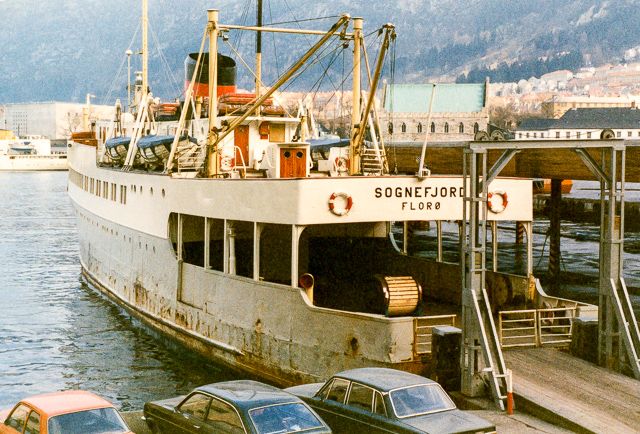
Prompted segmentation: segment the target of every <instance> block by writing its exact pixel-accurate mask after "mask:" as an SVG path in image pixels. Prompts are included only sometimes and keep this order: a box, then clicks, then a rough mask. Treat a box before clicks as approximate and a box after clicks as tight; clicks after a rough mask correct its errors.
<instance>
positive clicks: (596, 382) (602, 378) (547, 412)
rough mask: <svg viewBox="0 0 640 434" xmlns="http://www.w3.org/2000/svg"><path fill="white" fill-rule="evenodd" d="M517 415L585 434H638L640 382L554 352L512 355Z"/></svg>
mask: <svg viewBox="0 0 640 434" xmlns="http://www.w3.org/2000/svg"><path fill="white" fill-rule="evenodd" d="M504 356H505V361H506V362H507V364H508V366H509V367H510V368H511V370H512V371H513V377H514V394H515V396H516V412H518V411H525V412H528V413H531V414H534V415H535V416H536V417H539V418H544V419H545V420H547V421H548V422H551V423H554V424H557V425H560V426H563V427H565V428H568V429H571V430H572V431H574V432H583V433H616V434H622V433H638V432H639V431H640V383H639V382H638V381H637V380H634V379H633V378H630V377H627V376H625V375H622V374H618V373H615V372H612V371H610V370H607V369H604V368H601V367H599V366H597V365H594V364H592V363H589V362H586V361H584V360H581V359H578V358H576V357H573V356H571V355H569V354H568V353H565V352H563V351H560V350H557V349H553V348H535V349H524V350H523V349H521V350H508V351H505V352H504Z"/></svg>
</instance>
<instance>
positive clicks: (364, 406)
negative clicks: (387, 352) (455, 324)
mask: <svg viewBox="0 0 640 434" xmlns="http://www.w3.org/2000/svg"><path fill="white" fill-rule="evenodd" d="M285 390H286V391H288V392H291V393H293V394H294V395H297V396H299V397H300V398H301V399H302V400H303V401H305V402H306V403H307V404H309V405H310V406H311V408H313V409H314V410H316V412H317V413H318V414H320V416H321V417H322V418H323V419H324V420H325V421H326V422H327V423H328V424H329V426H330V427H331V429H332V430H333V432H334V433H392V432H393V433H490V432H495V430H496V428H495V426H494V425H493V424H491V423H490V422H487V421H486V420H484V419H482V418H480V417H478V416H476V415H474V414H470V413H466V412H464V411H461V410H458V409H457V408H456V405H455V404H454V402H453V401H452V400H451V398H450V397H449V395H447V393H446V392H445V391H444V389H442V387H441V386H440V385H439V384H438V383H436V382H435V381H433V380H429V379H428V378H424V377H421V376H419V375H415V374H411V373H408V372H403V371H397V370H394V369H387V368H360V369H352V370H348V371H343V372H340V373H338V374H336V375H334V376H333V377H332V378H331V379H329V381H327V382H326V383H315V384H305V385H302V386H295V387H290V388H288V389H285Z"/></svg>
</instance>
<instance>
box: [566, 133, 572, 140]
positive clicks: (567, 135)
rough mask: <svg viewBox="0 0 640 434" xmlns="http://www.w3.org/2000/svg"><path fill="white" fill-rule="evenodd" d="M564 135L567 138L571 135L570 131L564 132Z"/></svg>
mask: <svg viewBox="0 0 640 434" xmlns="http://www.w3.org/2000/svg"><path fill="white" fill-rule="evenodd" d="M565 136H566V138H567V139H568V138H569V137H571V133H570V132H569V131H567V132H566V133H565Z"/></svg>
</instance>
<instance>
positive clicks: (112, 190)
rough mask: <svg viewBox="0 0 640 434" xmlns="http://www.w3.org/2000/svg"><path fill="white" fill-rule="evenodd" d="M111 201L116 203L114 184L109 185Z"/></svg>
mask: <svg viewBox="0 0 640 434" xmlns="http://www.w3.org/2000/svg"><path fill="white" fill-rule="evenodd" d="M111 200H112V201H114V202H115V201H116V184H115V183H112V184H111Z"/></svg>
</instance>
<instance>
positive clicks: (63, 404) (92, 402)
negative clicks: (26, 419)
mask: <svg viewBox="0 0 640 434" xmlns="http://www.w3.org/2000/svg"><path fill="white" fill-rule="evenodd" d="M20 402H23V403H25V404H28V405H29V406H31V407H33V408H34V409H36V410H38V412H40V413H44V414H46V415H48V416H56V415H60V414H65V413H71V412H75V411H83V410H92V409H95V408H104V407H113V405H112V404H111V403H110V402H109V401H107V400H106V399H103V398H101V397H99V396H98V395H95V394H93V393H91V392H87V391H84V390H66V391H64V392H53V393H44V394H42V395H34V396H30V397H28V398H25V399H23V400H21V401H20Z"/></svg>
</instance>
